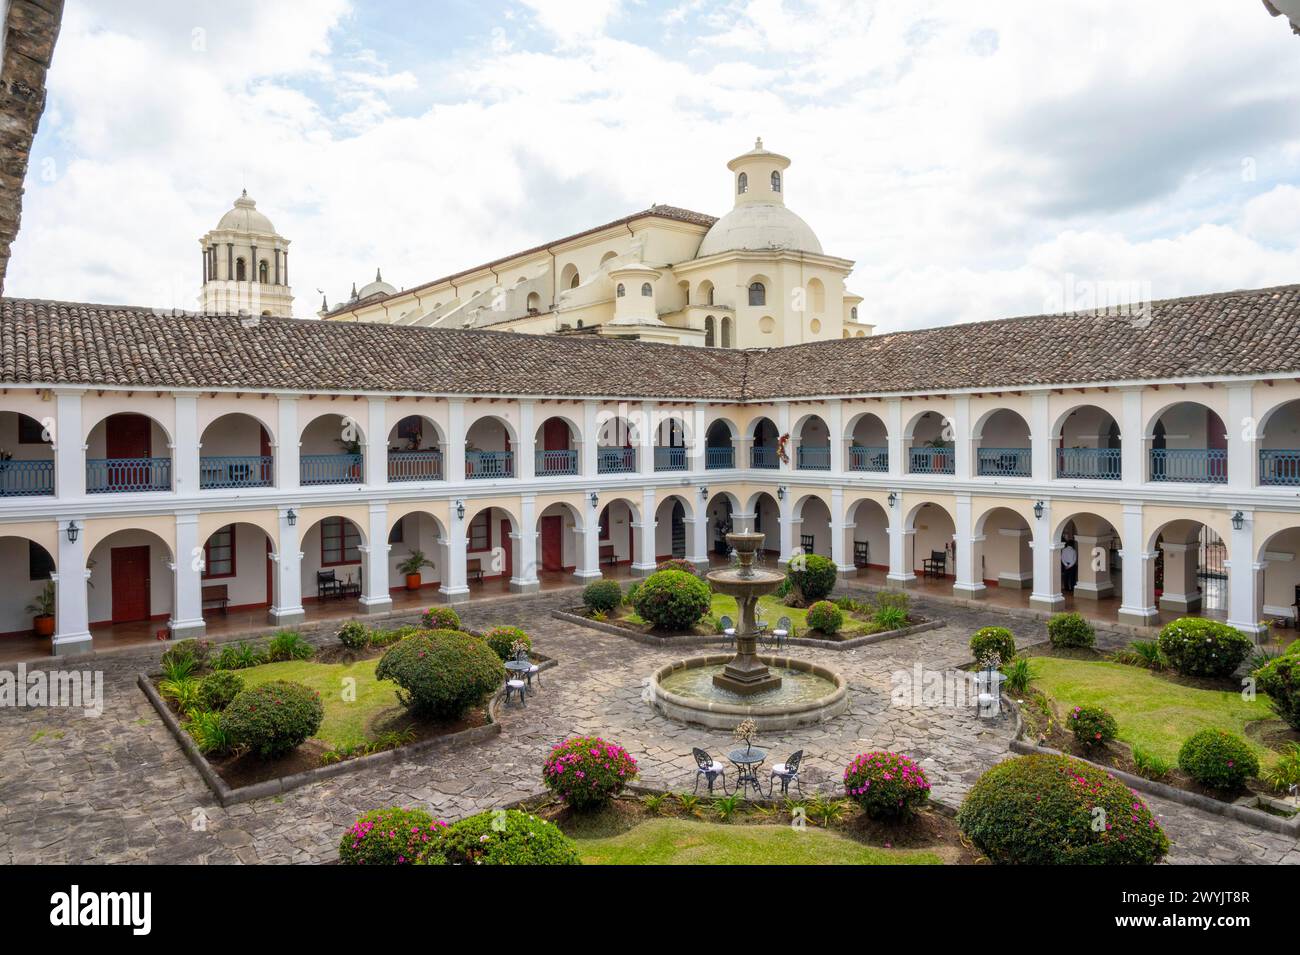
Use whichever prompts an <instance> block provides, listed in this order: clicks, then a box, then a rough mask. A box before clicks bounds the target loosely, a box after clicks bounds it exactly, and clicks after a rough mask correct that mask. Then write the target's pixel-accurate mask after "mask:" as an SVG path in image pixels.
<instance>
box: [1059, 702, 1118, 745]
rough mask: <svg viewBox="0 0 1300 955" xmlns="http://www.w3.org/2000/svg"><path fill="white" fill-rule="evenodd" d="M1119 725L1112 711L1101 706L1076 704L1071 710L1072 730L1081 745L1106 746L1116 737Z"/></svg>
mask: <svg viewBox="0 0 1300 955" xmlns="http://www.w3.org/2000/svg"><path fill="white" fill-rule="evenodd" d="M1118 731H1119V727H1118V726H1116V725H1115V717H1113V716H1111V715H1110V711H1109V710H1107V709H1105V708H1104V707H1100V706H1076V707H1075V708H1074V709H1072V710H1071V711H1070V732H1071V733H1073V734H1074V740H1075V742H1076V743H1078V744H1079V745H1080V746H1086V747H1088V748H1089V749H1091V748H1093V747H1096V746H1105V745H1106V744H1107V743H1109V742H1111V741H1113V740H1114V739H1115V734H1116V733H1117V732H1118Z"/></svg>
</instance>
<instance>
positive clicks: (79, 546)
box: [51, 405, 92, 656]
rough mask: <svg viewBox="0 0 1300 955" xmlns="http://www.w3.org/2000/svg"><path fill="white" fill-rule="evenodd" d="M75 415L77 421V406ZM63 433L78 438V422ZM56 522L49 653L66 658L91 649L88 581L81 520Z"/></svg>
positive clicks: (78, 518) (83, 521) (66, 519)
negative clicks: (71, 535)
mask: <svg viewBox="0 0 1300 955" xmlns="http://www.w3.org/2000/svg"><path fill="white" fill-rule="evenodd" d="M77 416H78V418H80V406H79V405H78V410H77ZM67 433H68V434H69V435H77V436H80V434H81V430H80V422H78V423H77V428H76V430H74V431H69V432H67ZM71 443H73V444H76V445H78V446H79V445H80V444H81V442H80V441H79V440H76V441H72V442H71ZM83 474H84V472H83ZM58 523H59V546H58V551H59V553H58V558H57V561H58V563H57V566H56V568H55V572H54V573H53V574H52V575H51V577H52V579H53V580H54V641H53V645H52V648H51V652H52V653H53V654H54V655H55V656H68V655H71V654H74V653H85V652H86V651H88V650H90V649H92V644H91V638H90V604H89V597H88V592H87V583H86V582H87V581H88V580H89V579H90V571H89V570H87V569H86V542H85V538H84V537H83V536H82V534H83V533H84V524H85V519H84V518H81V517H73V518H59V522H58ZM69 524H76V526H77V529H78V533H77V539H76V540H75V541H70V540H68V525H69Z"/></svg>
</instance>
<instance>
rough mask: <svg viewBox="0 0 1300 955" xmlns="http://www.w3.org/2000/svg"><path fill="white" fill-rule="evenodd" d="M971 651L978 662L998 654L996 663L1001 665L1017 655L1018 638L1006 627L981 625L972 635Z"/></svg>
mask: <svg viewBox="0 0 1300 955" xmlns="http://www.w3.org/2000/svg"><path fill="white" fill-rule="evenodd" d="M970 652H971V653H972V654H973V655H974V657H975V661H976V662H977V663H980V664H983V663H984V662H986V661H987V660H988V658H989V657H991V656H996V657H997V661H996V665H997V666H1001V665H1002V664H1004V663H1010V662H1011V659H1012V658H1013V657H1014V656H1015V655H1016V638H1015V636H1014V635H1013V634H1012V633H1011V631H1010V630H1008V629H1007V628H1006V627H981V628H980V629H978V630H976V631H975V633H974V634H972V635H971V638H970Z"/></svg>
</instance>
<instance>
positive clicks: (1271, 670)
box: [1255, 644, 1300, 730]
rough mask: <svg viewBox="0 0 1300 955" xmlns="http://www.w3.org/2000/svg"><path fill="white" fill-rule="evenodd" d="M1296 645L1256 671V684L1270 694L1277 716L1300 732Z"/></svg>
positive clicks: (1299, 673)
mask: <svg viewBox="0 0 1300 955" xmlns="http://www.w3.org/2000/svg"><path fill="white" fill-rule="evenodd" d="M1296 645H1297V644H1292V645H1291V647H1288V648H1287V651H1286V653H1284V654H1283V655H1282V656H1280V657H1274V658H1273V659H1272V660H1270V661H1269V662H1268V663H1266V664H1265V665H1264V666H1262V667H1260V668H1259V669H1258V670H1256V671H1255V683H1256V685H1257V686H1258V688H1259V689H1260V690H1262V691H1264V692H1265V693H1267V694H1268V698H1269V700H1270V701H1271V702H1272V704H1273V709H1274V711H1276V713H1277V715H1278V716H1280V717H1282V719H1284V720H1286V722H1287V724H1288V725H1290V726H1291V728H1292V729H1297V730H1300V653H1293V652H1292V647H1295V646H1296Z"/></svg>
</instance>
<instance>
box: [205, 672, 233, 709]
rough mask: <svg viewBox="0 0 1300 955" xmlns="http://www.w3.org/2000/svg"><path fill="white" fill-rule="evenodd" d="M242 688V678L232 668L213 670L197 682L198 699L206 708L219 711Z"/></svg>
mask: <svg viewBox="0 0 1300 955" xmlns="http://www.w3.org/2000/svg"><path fill="white" fill-rule="evenodd" d="M243 690H244V678H243V677H242V676H240V675H239V674H237V673H235V672H234V671H233V670H214V671H213V672H212V673H209V674H208V675H207V676H205V677H204V678H203V682H202V683H200V684H199V701H200V702H201V703H202V704H203V706H204V707H205V708H206V709H209V710H213V711H214V712H218V713H219V712H221V711H222V710H224V709H225V708H226V707H228V706H229V705H230V703H231V701H232V700H234V698H235V697H237V696H239V694H240V693H242V692H243Z"/></svg>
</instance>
